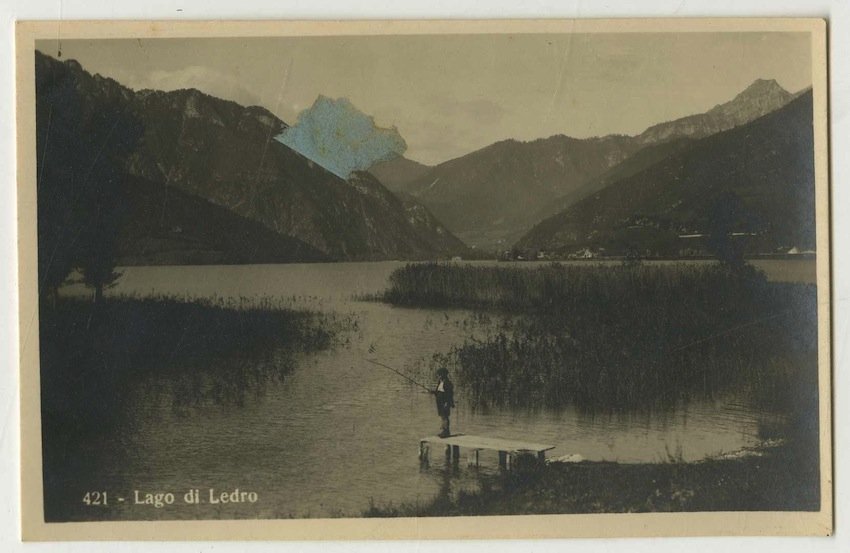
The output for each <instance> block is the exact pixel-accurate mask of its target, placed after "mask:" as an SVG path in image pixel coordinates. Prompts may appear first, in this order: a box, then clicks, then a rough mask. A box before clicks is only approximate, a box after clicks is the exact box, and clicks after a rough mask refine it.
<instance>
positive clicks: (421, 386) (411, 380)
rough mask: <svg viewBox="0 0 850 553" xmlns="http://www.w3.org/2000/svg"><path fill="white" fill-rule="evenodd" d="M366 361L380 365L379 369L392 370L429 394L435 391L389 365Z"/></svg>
mask: <svg viewBox="0 0 850 553" xmlns="http://www.w3.org/2000/svg"><path fill="white" fill-rule="evenodd" d="M366 361H368V362H369V363H372V364H373V365H378V366H379V367H384V368H385V369H389V370H391V371H392V372H394V373H396V374H397V375H399V376H400V377H402V378H403V379H405V380H407V381H408V382H410V383H411V384H416V385H417V386H419V387H420V388H422V389H423V390H425V391H427V392H428V393H431V392H432V391H433V390H431V388H429V387H427V386H425V385H424V384H422V383H420V382H417V381H415V380H413V379H412V378H410V377H409V376H407V375H406V374H404V373H403V372H401V371H399V370H396V369H394V368H392V367H390V366H389V365H384V364H383V363H381V362H380V361H375V360H374V359H367V360H366Z"/></svg>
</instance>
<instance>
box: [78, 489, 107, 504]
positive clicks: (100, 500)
mask: <svg viewBox="0 0 850 553" xmlns="http://www.w3.org/2000/svg"><path fill="white" fill-rule="evenodd" d="M83 503H85V504H86V505H107V499H106V492H86V495H84V496H83Z"/></svg>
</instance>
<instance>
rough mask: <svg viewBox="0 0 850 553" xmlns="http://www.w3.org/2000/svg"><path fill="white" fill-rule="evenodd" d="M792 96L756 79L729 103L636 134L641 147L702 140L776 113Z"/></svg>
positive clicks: (769, 83)
mask: <svg viewBox="0 0 850 553" xmlns="http://www.w3.org/2000/svg"><path fill="white" fill-rule="evenodd" d="M794 97H795V95H794V94H792V93H790V92H788V91H787V90H785V89H784V88H782V87H781V86H779V83H777V82H776V81H775V80H774V79H756V80H755V81H754V82H753V83H752V84H751V85H750V86H748V87H747V88H746V89H744V90H743V91H742V92H741V93H739V94H738V95H737V96H735V97H734V98H733V99H732V100H729V101H728V102H725V103H723V104H719V105H716V106H714V107H713V108H711V109H710V110H708V111H707V112H705V113H698V114H696V115H689V116H687V117H682V118H680V119H676V120H674V121H668V122H666V123H659V124H658V125H653V126H651V127H649V128H648V129H646V130H645V131H643V132H642V133H640V134H639V135H637V137H636V139H637V140H638V142H640V143H641V144H655V143H658V142H661V141H666V140H670V139H671V138H682V137H687V138H703V137H706V136H709V135H711V134H715V133H718V132H721V131H725V130H729V129H732V128H734V127H737V126H739V125H743V124H745V123H749V122H750V121H752V120H753V119H756V118H758V117H761V116H762V115H766V114H768V113H770V112H772V111H776V110H777V109H779V108H781V107H782V106H784V105H785V104H787V103H788V102H790V101H791V100H792V99H793V98H794Z"/></svg>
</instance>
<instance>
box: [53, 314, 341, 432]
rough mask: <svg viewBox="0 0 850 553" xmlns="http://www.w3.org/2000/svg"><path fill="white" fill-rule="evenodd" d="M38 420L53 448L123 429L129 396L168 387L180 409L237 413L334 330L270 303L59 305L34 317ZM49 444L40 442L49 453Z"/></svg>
mask: <svg viewBox="0 0 850 553" xmlns="http://www.w3.org/2000/svg"><path fill="white" fill-rule="evenodd" d="M39 324H40V353H41V383H42V417H43V423H44V428H45V433H46V435H47V434H50V435H52V436H53V437H54V438H55V439H56V440H55V441H58V442H65V441H66V440H69V439H71V437H72V436H76V437H80V436H81V435H85V434H88V433H92V432H101V431H103V430H104V428H105V427H107V426H109V425H114V424H122V422H123V421H122V420H121V417H120V414H121V413H122V411H123V409H122V408H121V407H122V405H123V404H124V402H126V401H127V396H128V394H129V393H130V391H132V390H134V389H137V388H138V386H139V385H140V384H142V385H144V383H146V382H151V381H157V379H159V381H165V382H168V383H169V385H170V387H171V389H170V393H171V398H172V402H173V405H174V408H175V409H177V410H181V409H188V408H191V407H192V406H193V405H198V404H201V403H208V402H214V403H230V404H241V403H243V402H244V401H245V399H246V398H247V397H249V396H250V395H251V394H257V393H261V392H262V389H263V388H264V384H265V383H267V382H268V381H269V380H279V379H282V378H284V377H285V375H286V374H287V373H288V372H289V371H290V370H291V368H292V366H293V364H294V355H296V354H298V353H299V352H304V351H313V350H319V349H324V348H327V347H329V346H330V345H331V342H332V340H333V337H334V333H335V332H336V329H337V327H338V326H339V324H340V323H339V322H338V321H335V320H332V319H329V318H328V317H327V316H320V315H317V314H313V313H308V312H302V311H294V310H291V309H287V308H285V307H283V306H282V305H278V304H276V303H274V302H272V301H268V300H266V301H263V302H259V303H248V302H244V301H225V300H216V301H200V300H196V301H186V300H180V299H176V298H170V297H155V298H120V297H118V298H108V299H106V300H104V301H103V302H102V303H101V304H100V305H94V304H93V303H92V302H90V301H87V300H83V299H73V298H61V299H60V300H59V301H58V302H57V303H56V304H55V305H52V304H45V305H42V306H41V308H40V320H39ZM53 441H54V440H47V439H46V440H45V444H49V443H53Z"/></svg>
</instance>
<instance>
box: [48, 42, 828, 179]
mask: <svg viewBox="0 0 850 553" xmlns="http://www.w3.org/2000/svg"><path fill="white" fill-rule="evenodd" d="M36 46H37V48H38V49H40V50H41V51H42V52H44V53H46V54H48V55H51V56H54V57H56V56H57V54H58V47H59V44H58V43H57V41H53V40H51V41H40V42H39V43H38V44H37V45H36ZM61 49H62V57H61V59H63V60H64V59H76V60H77V61H79V62H80V63H81V64H82V66H83V68H84V69H86V70H87V71H89V72H92V73H100V74H101V75H104V76H108V77H112V78H114V79H115V80H117V81H119V82H120V83H122V84H124V85H125V86H129V87H130V88H132V89H135V90H140V89H144V88H155V89H162V90H175V89H179V88H197V89H199V90H201V91H203V92H206V93H208V94H212V95H214V96H217V97H220V98H226V99H229V100H234V101H236V102H238V103H240V104H245V105H262V106H263V107H265V108H267V109H269V110H270V111H272V112H273V113H275V114H276V115H278V116H279V117H280V118H281V119H283V120H284V121H286V122H287V123H290V124H294V123H296V122H297V120H298V116H299V114H300V113H301V112H302V111H304V110H306V109H308V108H309V107H310V106H311V105H312V104H313V103H314V102H315V101H316V99H317V97H318V96H319V95H324V96H326V97H328V98H332V99H337V98H347V99H348V100H349V101H350V102H351V103H352V104H353V105H354V106H355V107H356V108H357V109H359V110H360V111H362V112H364V113H366V114H368V115H371V116H372V117H374V120H375V123H376V124H377V125H378V126H380V127H386V128H391V127H396V128H397V130H398V132H399V134H400V135H401V136H402V137H403V139H404V141H405V142H406V143H407V147H408V148H407V152H406V153H405V156H406V157H408V158H410V159H413V160H416V161H420V162H422V163H427V164H436V163H440V162H442V161H446V160H448V159H452V158H455V157H459V156H461V155H464V154H466V153H469V152H471V151H474V150H477V149H479V148H482V147H484V146H487V145H489V144H492V143H493V142H497V141H499V140H503V139H507V138H513V139H517V140H533V139H536V138H544V137H548V136H552V135H555V134H566V135H569V136H574V137H577V138H584V137H589V136H601V135H606V134H637V133H640V132H641V131H643V130H644V129H645V128H647V127H649V126H651V125H653V124H656V123H660V122H663V121H669V120H672V119H675V118H678V117H683V116H685V115H690V114H693V113H701V112H703V111H706V110H708V109H710V108H711V107H713V106H715V105H717V104H719V103H723V102H725V101H728V100H730V99H732V98H733V97H734V96H735V95H736V94H737V93H739V92H740V91H742V90H743V89H744V88H746V87H747V86H748V85H749V84H751V83H752V82H753V81H754V80H755V79H757V78H764V79H776V81H777V82H778V83H779V84H780V85H781V86H782V87H784V88H785V89H786V90H788V91H791V92H796V91H797V90H800V89H803V88H806V87H808V86H811V79H812V76H811V71H812V69H811V51H810V46H809V35H808V34H804V33H779V32H772V33H771V32H766V33H728V32H727V33H619V34H607V33H593V34H525V35H507V34H498V35H427V36H423V35H408V36H336V37H282V38H205V39H141V40H137V39H121V40H103V39H101V40H64V39H63V40H62V44H61Z"/></svg>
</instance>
